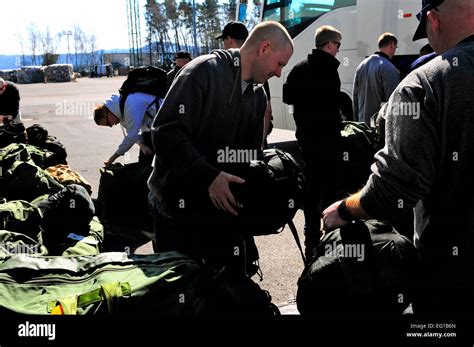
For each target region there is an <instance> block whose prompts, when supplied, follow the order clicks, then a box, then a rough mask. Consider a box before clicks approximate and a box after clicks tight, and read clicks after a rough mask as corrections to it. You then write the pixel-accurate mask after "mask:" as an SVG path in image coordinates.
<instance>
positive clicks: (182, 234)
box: [148, 22, 293, 276]
mask: <svg viewBox="0 0 474 347" xmlns="http://www.w3.org/2000/svg"><path fill="white" fill-rule="evenodd" d="M292 54H293V43H292V40H291V38H290V36H289V34H288V33H287V31H286V30H285V28H284V27H283V26H282V25H280V24H279V23H277V22H265V23H260V24H258V25H257V26H256V27H255V28H254V30H253V31H252V32H251V34H250V36H249V37H248V39H247V41H246V42H245V44H244V45H243V46H242V48H241V49H240V50H238V49H231V50H227V51H224V50H217V51H214V52H212V53H211V54H208V55H204V56H201V57H199V58H196V59H194V60H193V61H192V62H190V63H189V64H188V65H186V66H185V67H184V68H183V70H182V71H180V73H179V74H178V76H177V77H176V79H175V82H174V83H173V85H172V87H171V89H170V91H169V92H168V95H167V96H166V99H165V100H164V103H163V105H162V107H161V109H160V111H159V112H158V114H157V116H156V118H155V120H154V123H153V128H152V139H153V145H154V147H155V150H156V156H155V163H154V169H153V173H152V175H151V177H150V179H149V182H148V185H149V187H150V191H151V196H150V201H151V204H152V207H153V208H154V211H155V233H156V243H157V248H158V249H157V250H158V251H181V252H183V253H185V254H187V255H189V256H191V257H192V258H194V259H195V260H196V261H197V262H198V263H199V264H201V265H203V266H204V267H205V268H207V269H210V270H219V269H222V268H223V267H225V268H227V269H230V270H231V271H236V272H239V273H240V274H244V275H247V276H251V275H253V274H254V273H255V272H256V270H255V268H252V267H251V265H252V263H253V262H254V261H255V260H257V259H258V252H257V250H256V246H255V243H254V240H253V238H252V237H251V236H250V237H249V236H247V235H245V233H244V231H245V230H241V228H239V226H238V224H237V223H235V219H234V218H235V217H233V216H236V215H237V214H238V211H239V207H240V206H241V204H240V203H239V201H237V200H236V198H235V196H234V194H233V193H232V191H231V188H232V186H233V185H239V184H243V183H244V180H243V179H242V178H241V177H239V176H241V175H242V174H244V173H245V170H246V168H248V167H249V161H248V159H249V158H255V156H256V153H257V151H258V150H260V149H261V145H262V137H263V117H264V112H265V108H266V98H265V93H264V91H263V89H262V87H261V86H260V84H262V83H264V82H265V81H266V80H267V79H268V78H270V77H272V76H277V77H280V75H281V70H282V68H283V67H284V66H285V65H286V64H287V62H288V60H289V59H290V57H291V55H292ZM237 152H238V153H240V154H242V153H243V152H245V153H248V154H249V155H247V156H246V157H247V160H238V159H237V160H236V158H237V157H236V156H233V155H232V154H233V153H237ZM226 154H229V155H226Z"/></svg>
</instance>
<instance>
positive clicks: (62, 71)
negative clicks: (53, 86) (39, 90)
mask: <svg viewBox="0 0 474 347" xmlns="http://www.w3.org/2000/svg"><path fill="white" fill-rule="evenodd" d="M44 73H45V78H46V82H71V80H73V79H74V70H73V68H72V65H71V64H54V65H49V66H46V67H45V68H44Z"/></svg>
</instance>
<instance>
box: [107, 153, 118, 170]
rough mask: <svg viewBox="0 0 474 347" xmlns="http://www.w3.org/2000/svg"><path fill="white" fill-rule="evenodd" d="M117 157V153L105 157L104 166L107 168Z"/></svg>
mask: <svg viewBox="0 0 474 347" xmlns="http://www.w3.org/2000/svg"><path fill="white" fill-rule="evenodd" d="M117 158H118V155H115V154H114V155H112V156H111V157H110V158H109V159H107V160H106V161H104V166H105V167H106V168H108V167H109V166H110V165H112V163H113V162H114V161H115V159H117Z"/></svg>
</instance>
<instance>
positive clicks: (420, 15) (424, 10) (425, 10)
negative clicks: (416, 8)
mask: <svg viewBox="0 0 474 347" xmlns="http://www.w3.org/2000/svg"><path fill="white" fill-rule="evenodd" d="M443 2H444V0H441V1H440V2H439V3H438V4H437V5H436V6H433V4H427V5H425V7H423V8H422V9H421V11H420V12H418V13H417V15H416V19H418V21H419V22H421V20H422V19H423V17H426V14H427V13H428V11H431V10H433V9H434V10H436V11H439V9H438V6H439V5H441V4H442V3H443Z"/></svg>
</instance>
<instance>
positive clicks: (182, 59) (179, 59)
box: [166, 51, 193, 90]
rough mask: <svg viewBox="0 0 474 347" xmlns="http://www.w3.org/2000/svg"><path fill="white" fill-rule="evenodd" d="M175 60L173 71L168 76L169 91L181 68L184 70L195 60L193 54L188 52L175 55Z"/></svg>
mask: <svg viewBox="0 0 474 347" xmlns="http://www.w3.org/2000/svg"><path fill="white" fill-rule="evenodd" d="M174 58H175V66H174V68H173V70H171V71H170V72H168V75H167V76H166V83H167V88H168V90H169V89H170V87H171V84H172V83H173V81H174V78H175V77H176V75H177V74H178V71H179V70H181V68H183V67H184V66H186V64H187V63H189V62H190V61H191V60H193V57H192V56H191V53H189V52H187V51H179V52H176V53H175V55H174Z"/></svg>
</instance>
